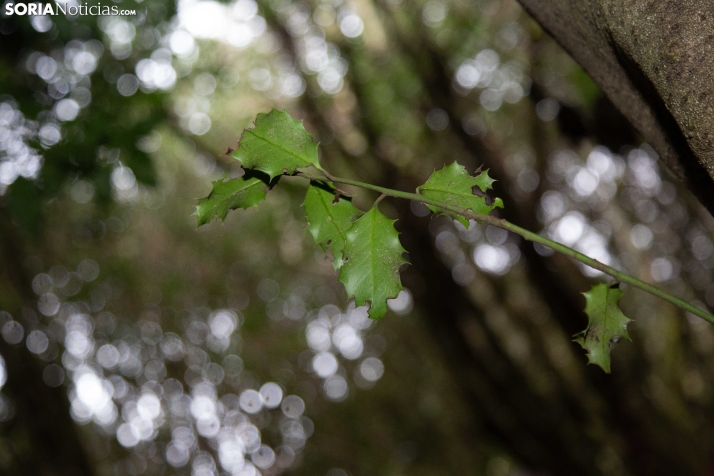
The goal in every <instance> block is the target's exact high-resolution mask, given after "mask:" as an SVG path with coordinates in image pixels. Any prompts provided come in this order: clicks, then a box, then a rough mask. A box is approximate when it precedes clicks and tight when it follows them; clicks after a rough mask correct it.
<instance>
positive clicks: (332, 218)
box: [303, 182, 361, 270]
mask: <svg viewBox="0 0 714 476" xmlns="http://www.w3.org/2000/svg"><path fill="white" fill-rule="evenodd" d="M335 197H336V195H335V190H334V189H332V188H330V187H329V186H327V185H324V184H322V183H320V182H310V186H309V187H308V189H307V193H306V194H305V202H304V203H303V206H304V207H305V213H306V214H307V224H308V229H309V230H310V233H311V234H312V237H313V238H314V239H315V243H318V244H319V245H320V246H321V247H322V249H323V250H327V246H330V248H331V249H332V255H333V256H334V260H333V261H332V265H333V266H334V268H335V270H338V269H340V267H342V264H343V261H342V252H343V250H344V248H345V243H346V242H347V235H346V233H347V230H348V229H349V228H350V227H351V226H352V224H353V223H354V222H355V219H356V218H357V217H358V216H359V215H360V214H361V212H360V211H359V210H358V209H357V208H356V207H355V206H354V205H352V202H351V201H350V200H348V199H346V198H345V197H343V196H339V197H337V198H335Z"/></svg>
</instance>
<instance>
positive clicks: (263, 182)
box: [194, 170, 271, 226]
mask: <svg viewBox="0 0 714 476" xmlns="http://www.w3.org/2000/svg"><path fill="white" fill-rule="evenodd" d="M270 188H271V186H270V179H269V178H268V176H267V175H265V174H263V173H260V172H255V171H251V170H246V173H245V175H243V176H242V177H239V178H234V179H230V180H227V181H226V180H225V177H224V178H223V179H221V180H216V181H215V182H213V190H211V193H210V194H209V195H208V196H207V197H205V198H200V199H199V200H198V205H196V212H195V213H194V215H196V216H197V217H198V226H201V225H204V224H206V223H208V222H210V221H211V220H213V218H214V217H216V216H218V217H219V218H220V219H221V220H225V219H226V215H227V214H228V212H229V211H230V210H235V209H237V208H242V209H244V210H246V209H248V208H250V207H254V206H256V205H258V203H260V202H261V201H262V200H263V199H264V198H265V194H266V193H267V192H268V190H269V189H270Z"/></svg>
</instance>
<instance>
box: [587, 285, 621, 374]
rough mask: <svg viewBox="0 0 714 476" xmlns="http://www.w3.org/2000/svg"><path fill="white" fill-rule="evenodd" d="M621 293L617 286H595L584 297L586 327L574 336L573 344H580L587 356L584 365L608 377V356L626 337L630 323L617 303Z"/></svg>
mask: <svg viewBox="0 0 714 476" xmlns="http://www.w3.org/2000/svg"><path fill="white" fill-rule="evenodd" d="M622 294H623V292H622V291H620V289H618V288H617V285H614V286H608V285H607V284H598V285H595V286H593V287H592V289H590V291H589V292H586V293H583V295H584V296H585V301H586V305H585V312H586V313H587V315H588V327H587V328H586V329H585V330H584V331H583V332H581V333H579V334H577V335H575V336H574V337H575V339H574V341H575V342H577V343H578V344H580V345H581V346H582V347H583V349H585V353H586V354H587V355H588V363H589V364H596V365H599V366H600V367H601V368H602V369H603V370H604V371H605V372H606V373H610V352H612V348H613V347H615V344H617V343H618V342H619V341H620V340H621V339H622V338H623V337H624V338H625V339H627V340H630V336H629V335H627V323H629V322H630V321H631V320H632V319H629V318H628V317H627V316H625V315H624V314H623V313H622V311H620V308H619V307H618V305H617V303H618V302H619V301H620V297H621V296H622Z"/></svg>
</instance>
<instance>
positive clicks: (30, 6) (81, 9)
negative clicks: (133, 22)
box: [4, 2, 136, 16]
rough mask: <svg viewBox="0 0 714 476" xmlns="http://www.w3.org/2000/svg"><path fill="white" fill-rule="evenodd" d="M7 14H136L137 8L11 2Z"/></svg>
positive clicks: (6, 9)
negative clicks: (124, 8)
mask: <svg viewBox="0 0 714 476" xmlns="http://www.w3.org/2000/svg"><path fill="white" fill-rule="evenodd" d="M4 6H5V12H4V13H5V16H12V15H19V16H24V15H50V16H54V15H65V16H87V15H89V16H116V15H136V10H120V9H119V7H117V6H115V5H102V4H101V3H100V4H98V5H87V4H82V3H80V4H73V3H63V2H54V3H40V2H31V3H11V2H8V3H6V4H5V5H4Z"/></svg>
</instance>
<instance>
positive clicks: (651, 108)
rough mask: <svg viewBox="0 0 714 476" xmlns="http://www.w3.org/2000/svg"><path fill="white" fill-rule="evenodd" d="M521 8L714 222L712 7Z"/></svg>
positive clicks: (704, 0) (662, 0)
mask: <svg viewBox="0 0 714 476" xmlns="http://www.w3.org/2000/svg"><path fill="white" fill-rule="evenodd" d="M518 1H519V2H520V3H521V4H522V5H523V7H524V8H525V9H526V10H527V11H528V12H529V13H530V14H531V15H532V16H533V17H534V18H535V19H536V20H537V21H538V22H539V23H540V24H541V26H542V27H543V28H544V29H545V30H546V31H547V32H548V33H550V34H551V35H552V36H553V37H554V38H555V39H556V40H557V41H558V42H559V43H560V44H561V46H562V47H563V48H564V49H565V50H566V51H567V52H568V53H570V55H571V56H572V57H573V58H574V59H575V60H576V61H577V62H578V63H580V65H581V66H582V67H583V69H585V71H587V72H588V74H590V76H592V78H593V79H594V80H595V82H596V83H597V84H598V85H599V86H600V88H602V90H603V92H604V93H605V94H606V95H607V96H608V97H609V98H610V100H611V101H612V102H613V103H614V104H615V105H616V106H617V107H618V109H619V110H620V112H622V114H623V115H624V116H625V117H626V118H627V119H628V120H629V121H630V122H631V123H632V124H633V125H634V126H635V127H636V128H637V130H638V131H639V132H640V133H641V134H642V136H643V137H644V138H645V140H647V142H649V143H650V144H651V145H652V147H654V149H655V150H656V151H657V152H658V153H659V154H660V156H661V158H662V159H663V161H664V162H665V164H666V165H667V167H668V168H669V169H670V170H671V171H672V172H673V173H674V174H675V175H677V176H678V177H679V178H680V179H681V180H683V181H684V183H685V184H686V185H687V187H688V188H689V189H690V190H691V191H692V192H693V193H694V194H695V195H696V196H697V198H698V199H699V201H700V202H701V203H702V204H703V205H704V206H705V207H707V209H708V210H709V212H710V213H712V214H714V193H713V192H712V190H714V81H712V78H714V3H712V2H711V1H710V0H679V1H671V0H585V1H583V0H518Z"/></svg>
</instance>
